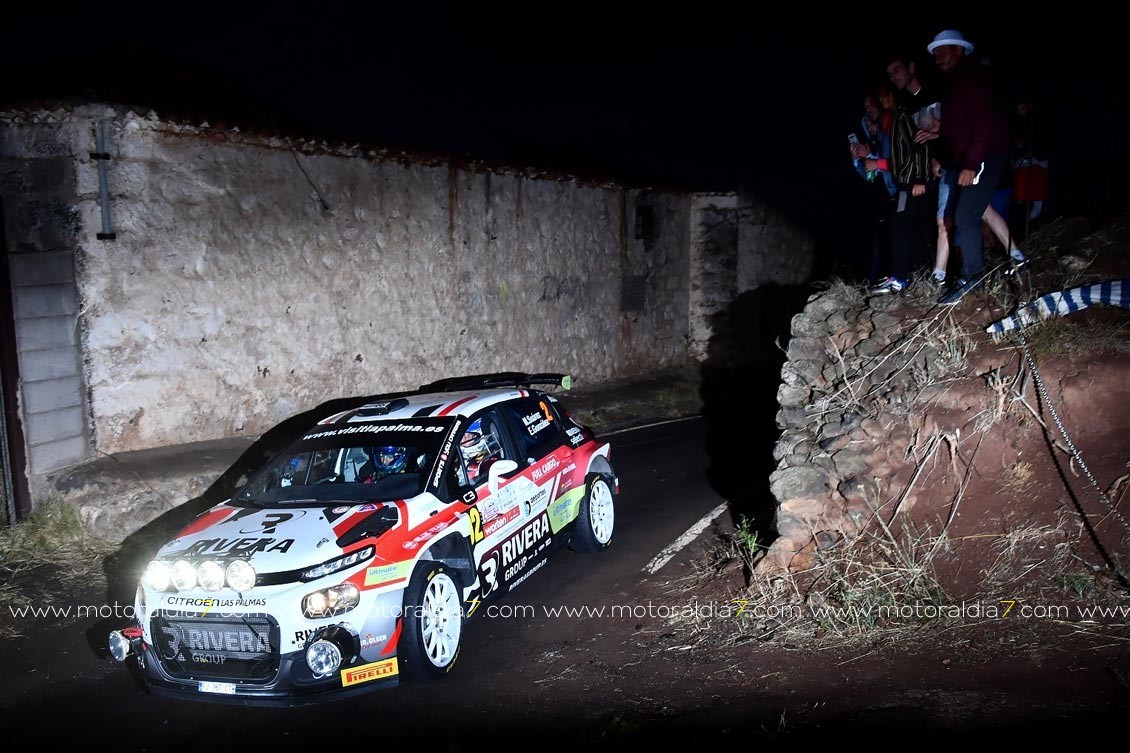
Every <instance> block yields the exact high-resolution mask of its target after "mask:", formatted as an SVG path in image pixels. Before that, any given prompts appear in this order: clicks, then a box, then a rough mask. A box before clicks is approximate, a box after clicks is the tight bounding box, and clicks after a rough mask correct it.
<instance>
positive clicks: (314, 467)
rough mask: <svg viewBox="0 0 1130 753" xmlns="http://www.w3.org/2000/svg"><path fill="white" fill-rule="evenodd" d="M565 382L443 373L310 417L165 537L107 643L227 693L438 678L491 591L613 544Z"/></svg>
mask: <svg viewBox="0 0 1130 753" xmlns="http://www.w3.org/2000/svg"><path fill="white" fill-rule="evenodd" d="M569 381H570V380H569V377H568V376H564V375H553V374H534V375H529V374H515V373H506V374H493V375H484V376H477V377H464V378H457V379H447V380H441V381H439V382H434V383H432V384H430V385H426V386H424V387H421V388H420V390H418V391H416V392H412V393H403V394H396V395H386V396H381V397H379V398H374V399H373V400H372V401H370V402H367V403H366V404H365V405H363V406H361V407H360V408H356V409H353V410H349V411H346V412H344V413H339V414H337V415H334V416H330V417H328V418H326V419H324V420H322V421H319V422H318V424H317V425H316V426H313V427H311V428H310V429H309V430H308V431H307V432H306V434H305V435H304V436H303V437H302V438H301V439H299V440H297V441H296V442H294V443H293V444H292V445H291V446H290V447H288V448H287V449H286V450H284V451H283V452H282V453H281V454H279V455H277V456H276V457H275V458H274V459H273V460H272V461H270V462H269V463H267V465H266V466H264V467H263V468H262V469H261V470H259V471H258V472H257V473H255V474H254V475H253V476H252V477H251V480H250V481H249V482H248V483H247V484H246V485H245V486H243V487H242V488H241V489H240V490H239V491H238V492H237V493H236V494H235V495H234V496H233V497H232V498H231V499H230V500H228V501H226V502H224V503H222V504H220V505H217V506H216V507H214V508H212V509H211V510H209V511H208V512H205V513H204V514H203V515H201V516H199V517H198V518H197V519H196V520H195V521H194V522H192V523H191V524H190V525H189V526H188V527H187V528H185V529H184V530H183V531H181V532H180V533H179V534H177V536H176V538H174V539H173V540H172V541H169V542H168V543H167V544H165V545H164V546H162V547H161V549H160V550H159V551H158V552H157V557H156V559H154V560H153V561H152V562H151V563H149V565H148V567H147V568H146V569H145V573H144V575H143V576H142V578H141V582H140V584H139V585H138V589H137V597H136V603H135V609H136V615H137V619H136V621H135V622H134V623H133V624H132V625H130V626H128V627H126V628H124V629H123V630H120V631H115V632H113V633H111V634H110V650H111V653H112V654H113V655H114V657H115V658H116V659H118V660H120V661H125V660H127V659H130V660H132V661H136V663H137V668H138V669H139V670H140V674H141V676H142V677H143V678H144V679H145V682H146V684H147V685H148V686H149V688H150V689H151V690H152V691H153V692H156V693H161V694H170V695H178V696H188V697H193V698H197V699H201V700H220V701H227V702H234V703H260V704H263V703H266V704H270V703H296V702H297V703H302V702H308V701H315V700H319V699H322V698H324V697H329V696H340V695H348V694H350V693H353V692H361V691H365V690H369V689H372V688H376V687H384V686H390V685H395V684H398V682H399V678H400V674H401V673H402V672H403V673H405V674H409V675H412V676H415V677H422V678H438V677H442V676H444V675H446V674H447V673H448V672H450V671H451V668H452V667H453V666H454V665H455V661H456V659H457V658H458V657H459V647H460V643H461V639H462V635H463V627H464V624H465V623H466V621H467V619H468V618H470V617H472V616H474V614H475V612H476V611H477V610H479V609H481V608H482V604H483V603H484V601H488V600H490V599H493V598H495V597H497V596H499V595H501V594H505V593H507V592H508V591H509V590H511V589H513V588H514V587H515V586H517V585H518V584H519V583H521V582H522V581H523V580H525V579H526V578H527V577H529V576H530V575H531V574H532V573H533V572H534V571H535V570H538V569H539V568H541V567H542V566H543V565H544V564H545V562H546V559H547V557H548V556H549V555H550V554H551V553H553V552H554V551H556V550H558V549H560V548H562V547H563V546H564V545H566V544H571V546H572V548H573V549H574V550H577V551H582V552H594V551H600V550H603V549H606V548H607V547H608V546H609V544H611V542H612V533H613V525H614V521H615V513H614V501H615V495H616V494H617V493H618V491H619V481H618V479H617V477H616V473H615V471H614V470H613V469H612V465H611V463H610V462H609V451H610V448H609V445H608V444H605V443H602V442H599V441H597V440H596V438H595V437H594V435H593V433H592V432H591V431H590V430H588V429H587V428H585V427H584V426H581V425H580V424H578V423H576V422H575V421H574V420H573V419H572V418H571V417H570V416H569V414H568V413H567V412H566V411H565V410H564V409H563V408H562V407H561V406H560V405H559V404H558V402H557V400H556V399H555V398H554V397H553V396H552V395H549V394H546V393H544V392H541V391H539V390H536V389H534V388H533V385H539V384H541V385H544V384H558V385H561V386H563V387H566V388H568V386H569Z"/></svg>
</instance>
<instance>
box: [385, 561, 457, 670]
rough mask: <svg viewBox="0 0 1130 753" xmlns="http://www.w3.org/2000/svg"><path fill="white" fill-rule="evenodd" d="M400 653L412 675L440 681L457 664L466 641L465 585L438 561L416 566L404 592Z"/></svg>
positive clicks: (455, 574) (402, 661)
mask: <svg viewBox="0 0 1130 753" xmlns="http://www.w3.org/2000/svg"><path fill="white" fill-rule="evenodd" d="M403 620H404V624H403V627H402V633H401V637H400V643H399V645H398V654H399V655H400V661H401V664H403V666H404V672H405V674H407V675H408V676H409V677H414V678H416V679H424V680H436V679H439V678H440V677H443V676H444V675H446V674H447V673H448V672H450V671H451V668H452V667H454V666H455V662H456V660H457V659H458V658H459V648H460V646H461V644H462V641H463V621H464V620H463V585H462V583H461V582H460V579H459V574H458V573H456V572H455V570H453V569H452V568H450V567H448V566H447V565H443V564H440V563H438V562H422V563H420V564H419V565H417V566H416V570H415V571H414V572H413V573H412V579H411V581H409V584H408V588H407V589H406V590H405V592H404V617H403Z"/></svg>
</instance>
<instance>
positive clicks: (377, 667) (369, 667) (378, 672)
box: [341, 657, 400, 688]
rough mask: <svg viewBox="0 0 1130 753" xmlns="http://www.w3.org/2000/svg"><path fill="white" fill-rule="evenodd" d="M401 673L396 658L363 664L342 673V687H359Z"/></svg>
mask: <svg viewBox="0 0 1130 753" xmlns="http://www.w3.org/2000/svg"><path fill="white" fill-rule="evenodd" d="M399 673H400V668H399V666H398V665H397V662H396V658H395V657H394V658H392V659H385V660H384V661H375V662H372V663H370V664H362V665H361V666H360V667H353V668H352V669H345V670H342V672H341V685H342V687H344V688H347V687H349V686H350V685H358V684H360V683H363V682H372V681H373V680H380V679H381V678H384V677H392V676H394V675H397V674H399Z"/></svg>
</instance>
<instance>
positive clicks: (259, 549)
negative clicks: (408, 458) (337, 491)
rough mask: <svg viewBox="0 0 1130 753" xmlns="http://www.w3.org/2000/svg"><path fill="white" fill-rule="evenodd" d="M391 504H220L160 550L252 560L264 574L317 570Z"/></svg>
mask: <svg viewBox="0 0 1130 753" xmlns="http://www.w3.org/2000/svg"><path fill="white" fill-rule="evenodd" d="M390 505H391V506H393V507H395V505H392V503H365V504H362V503H357V504H351V505H339V506H335V507H321V506H319V507H287V508H270V509H260V508H253V507H233V506H230V505H227V504H221V505H218V506H217V507H214V508H213V509H211V510H209V511H208V512H206V513H204V514H203V515H201V516H200V517H198V518H197V519H196V520H194V521H193V522H192V523H191V524H189V525H188V527H186V528H185V529H184V530H183V531H181V532H180V533H179V534H177V537H176V538H175V539H173V540H172V541H170V542H168V543H167V544H165V545H164V546H163V547H161V550H160V551H159V552H158V553H157V556H158V557H159V558H161V559H166V560H168V559H181V558H183V559H187V560H189V561H190V562H198V561H201V560H206V559H216V560H231V559H237V558H238V559H247V560H248V561H249V562H250V563H251V564H252V565H253V566H254V567H255V569H256V571H258V572H260V573H264V572H280V571H285V570H296V569H299V568H304V567H312V566H314V565H318V564H321V563H322V562H325V561H326V560H329V559H333V558H334V557H336V556H338V555H340V554H341V553H342V551H343V550H342V548H341V547H339V546H338V545H337V539H338V537H339V536H341V535H342V534H343V533H345V532H346V531H348V530H349V529H351V528H353V527H354V526H355V525H358V524H359V523H361V522H362V521H364V520H365V519H366V518H368V517H369V516H371V515H375V514H377V513H378V511H380V510H381V509H382V508H384V507H387V506H390Z"/></svg>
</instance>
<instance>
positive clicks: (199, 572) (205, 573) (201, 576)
mask: <svg viewBox="0 0 1130 753" xmlns="http://www.w3.org/2000/svg"><path fill="white" fill-rule="evenodd" d="M196 580H197V582H198V583H200V587H201V588H203V589H204V590H205V591H213V592H215V591H219V590H220V589H221V588H223V587H224V568H222V567H220V563H219V562H216V561H214V560H205V561H204V562H201V563H200V564H199V565H197V566H196Z"/></svg>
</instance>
